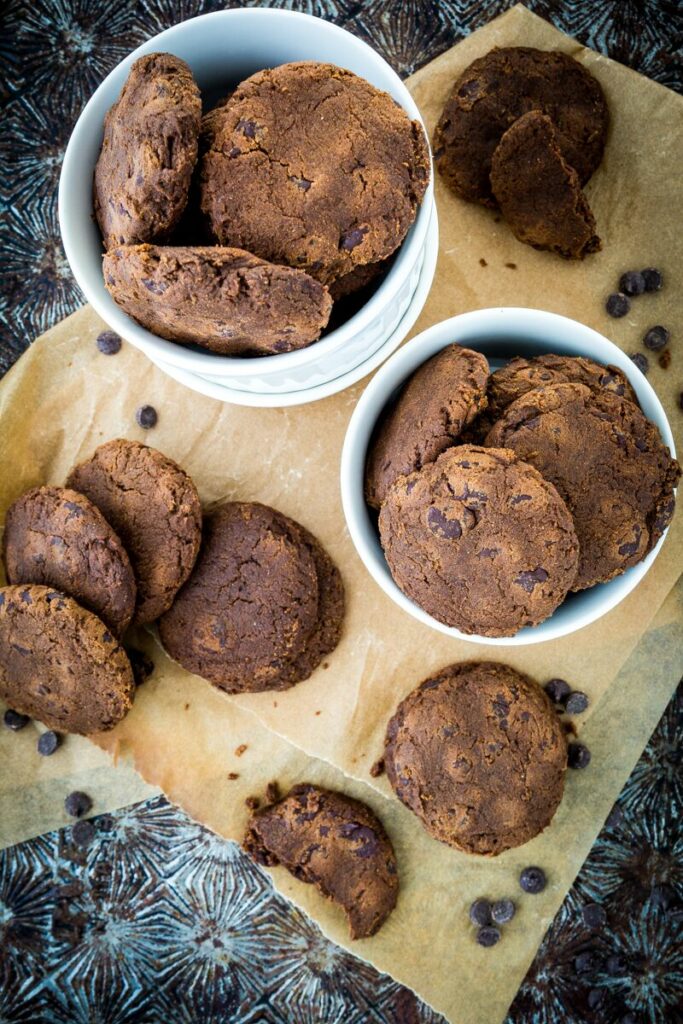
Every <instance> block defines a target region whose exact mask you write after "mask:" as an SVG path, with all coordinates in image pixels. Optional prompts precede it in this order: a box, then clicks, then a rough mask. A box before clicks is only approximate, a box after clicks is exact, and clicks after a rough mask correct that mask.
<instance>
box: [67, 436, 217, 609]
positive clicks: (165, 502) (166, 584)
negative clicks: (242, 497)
mask: <svg viewBox="0 0 683 1024" xmlns="http://www.w3.org/2000/svg"><path fill="white" fill-rule="evenodd" d="M67 486H69V487H73V488H74V490H76V491H80V492H81V493H82V494H85V495H87V497H88V498H90V500H91V501H92V502H93V504H94V505H96V506H97V508H98V509H99V510H100V512H101V513H102V515H103V516H104V517H105V519H106V520H107V521H108V522H109V523H111V525H112V526H113V527H114V529H115V530H116V532H117V534H118V535H119V537H120V538H121V540H122V541H123V544H124V546H125V548H126V551H127V552H128V555H129V557H130V560H131V564H132V566H133V572H134V573H135V579H136V582H137V587H138V595H137V604H136V608H135V613H134V617H133V622H134V624H135V625H137V626H143V625H145V623H148V622H153V621H154V620H155V619H158V618H159V616H160V615H162V614H163V613H164V612H165V611H166V609H167V608H170V606H171V603H172V601H173V598H174V597H175V594H176V592H177V591H178V589H179V588H180V587H181V586H182V585H183V583H184V582H185V580H186V579H187V577H188V576H189V574H190V571H191V569H192V566H193V565H194V562H195V559H196V557H197V552H198V551H199V543H200V540H201V528H202V510H201V505H200V503H199V495H198V494H197V489H196V487H195V486H194V484H193V483H192V481H191V480H190V478H189V476H188V475H187V473H185V472H183V470H182V469H181V468H180V466H178V465H177V464H176V463H175V462H173V461H172V460H171V459H168V458H167V457H166V456H165V455H162V454H161V452H158V451H157V450H156V449H155V448H148V447H147V446H146V445H144V444H139V442H137V441H127V440H125V439H124V438H117V439H116V440H114V441H108V442H107V443H106V444H102V445H100V446H99V448H96V449H95V452H94V454H93V456H92V458H90V459H88V460H87V461H86V462H82V463H80V465H78V466H76V467H75V468H74V469H72V470H71V472H70V474H69V478H68V480H67Z"/></svg>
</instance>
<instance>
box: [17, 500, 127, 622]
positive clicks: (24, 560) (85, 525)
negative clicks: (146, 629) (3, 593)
mask: <svg viewBox="0 0 683 1024" xmlns="http://www.w3.org/2000/svg"><path fill="white" fill-rule="evenodd" d="M3 558H4V562H5V569H6V571H7V579H8V582H9V583H42V584H45V585H46V586H48V587H54V589H55V590H60V591H62V592H63V593H65V594H68V595H69V596H70V597H73V598H75V599H76V600H77V601H78V603H79V604H81V605H83V607H84V608H87V609H88V610H89V611H91V612H94V613H95V614H96V615H99V617H100V618H101V619H102V621H103V622H104V623H105V625H106V626H108V627H109V629H110V630H111V631H112V632H113V633H115V634H116V636H119V637H120V636H121V635H122V634H123V633H124V632H125V630H126V628H127V627H128V625H129V623H130V620H131V618H132V617H133V609H134V608H135V595H136V587H135V577H134V576H133V570H132V568H131V564H130V561H129V558H128V555H127V554H126V551H125V549H124V547H123V544H122V543H121V541H120V540H119V538H118V537H117V535H116V534H115V533H114V531H113V530H112V528H111V526H110V525H109V523H108V522H107V521H106V519H105V518H104V516H103V515H102V513H101V512H100V511H99V509H97V508H96V507H95V506H94V505H93V503H92V502H91V501H89V500H88V498H86V497H85V496H84V495H83V494H78V493H77V492H76V491H71V490H68V489H67V488H65V487H35V488H33V490H31V491H27V492H26V493H25V494H22V496H21V497H20V498H17V500H16V501H15V502H14V503H13V504H12V505H10V507H9V509H8V510H7V516H6V518H5V532H4V535H3Z"/></svg>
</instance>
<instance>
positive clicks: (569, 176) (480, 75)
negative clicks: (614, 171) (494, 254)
mask: <svg viewBox="0 0 683 1024" xmlns="http://www.w3.org/2000/svg"><path fill="white" fill-rule="evenodd" d="M608 126H609V112H608V109H607V102H606V100H605V96H604V93H603V91H602V89H601V87H600V84H599V82H598V81H597V80H596V79H595V78H594V77H593V76H592V75H591V74H590V72H588V71H587V70H586V69H585V68H584V67H583V66H582V65H581V64H579V63H578V61H575V60H574V59H573V58H571V57H569V56H568V55H567V54H564V53H560V52H558V51H543V50H535V49H532V48H530V47H524V46H518V47H504V48H502V49H494V50H492V51H491V52H490V53H487V54H486V55H485V56H484V57H480V58H479V59H478V60H475V61H473V62H472V64H470V65H469V67H467V68H466V69H465V70H464V71H463V73H462V75H460V77H459V78H458V79H457V81H456V82H455V83H454V85H453V88H452V91H451V94H450V96H449V98H448V99H447V101H446V104H445V106H444V109H443V112H442V114H441V118H440V120H439V123H438V125H437V127H436V131H435V134H434V151H435V154H434V155H435V159H436V164H437V167H438V169H439V171H440V173H441V175H442V176H443V178H444V180H445V181H446V183H447V184H448V185H449V187H450V188H451V189H452V190H453V191H454V192H455V194H456V195H458V196H460V197H461V198H462V199H465V200H467V201H468V202H473V203H481V204H483V205H484V206H489V207H494V208H498V209H500V211H501V213H502V214H503V216H504V217H505V219H506V221H507V222H508V224H509V225H510V228H511V229H512V231H513V233H514V234H515V235H516V237H517V238H518V239H519V240H520V241H522V242H526V243H527V244H528V245H532V246H534V247H535V248H537V249H547V250H549V251H551V252H555V253H557V254H558V255H560V256H564V257H565V258H568V259H583V258H584V257H585V256H587V255H588V254H589V253H592V252H596V251H597V250H598V249H600V247H601V242H600V239H599V238H598V236H597V234H596V226H595V218H594V217H593V214H592V212H591V209H590V207H589V205H588V202H587V200H586V197H585V196H584V194H583V192H582V188H583V186H584V185H585V184H586V182H587V181H588V180H589V179H590V177H591V175H592V174H593V173H594V171H595V170H596V169H597V168H598V166H599V165H600V162H601V160H602V154H603V150H604V146H605V140H606V137H607V130H608Z"/></svg>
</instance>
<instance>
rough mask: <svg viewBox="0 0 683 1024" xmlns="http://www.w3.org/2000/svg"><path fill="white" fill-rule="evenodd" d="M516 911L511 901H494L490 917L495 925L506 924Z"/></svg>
mask: <svg viewBox="0 0 683 1024" xmlns="http://www.w3.org/2000/svg"><path fill="white" fill-rule="evenodd" d="M516 910H517V907H516V906H515V905H514V903H513V902H512V900H496V902H495V903H494V904H493V906H492V907H491V917H492V919H493V921H495V923H496V924H507V923H508V921H511V920H512V918H513V917H514V916H515V912H516Z"/></svg>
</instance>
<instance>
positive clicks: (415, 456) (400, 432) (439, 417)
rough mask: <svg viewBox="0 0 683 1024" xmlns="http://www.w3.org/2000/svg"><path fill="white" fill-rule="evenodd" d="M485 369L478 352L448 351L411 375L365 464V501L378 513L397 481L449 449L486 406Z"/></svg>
mask: <svg viewBox="0 0 683 1024" xmlns="http://www.w3.org/2000/svg"><path fill="white" fill-rule="evenodd" d="M488 374H489V365H488V363H487V361H486V358H485V357H484V356H483V355H481V353H480V352H473V351H472V350H471V349H468V348H461V346H460V345H449V346H448V347H447V348H444V349H442V350H441V352H438V353H437V354H436V355H435V356H432V358H431V359H428V360H427V362H426V363H423V365H422V366H421V367H420V368H419V369H418V370H417V371H416V372H415V373H414V374H413V375H412V377H411V378H410V380H409V381H408V383H407V384H406V385H405V387H404V388H403V390H402V391H401V394H400V395H399V398H398V400H397V401H396V403H395V404H394V405H393V406H392V407H391V408H390V409H389V410H388V412H387V413H386V414H385V415H384V416H383V417H382V418H381V420H380V422H379V425H378V427H377V429H376V431H375V434H374V437H373V439H372V441H371V443H370V449H369V451H368V456H367V460H366V464H365V500H366V501H367V503H368V504H369V505H371V506H372V507H373V508H379V507H380V505H381V504H382V502H383V501H384V499H385V497H386V494H387V491H388V490H389V487H390V486H391V485H392V484H393V482H394V481H395V480H396V479H397V478H398V477H399V476H404V475H406V474H407V473H412V472H414V471H415V470H416V469H421V468H422V466H425V465H427V463H429V462H434V460H435V459H436V458H437V456H439V455H440V454H441V453H442V452H443V451H445V450H446V448H450V446H451V445H452V444H453V442H454V441H455V440H456V438H457V437H458V436H459V434H460V432H461V431H462V430H463V429H464V428H465V427H466V426H467V425H468V424H469V423H471V422H472V420H473V419H474V417H475V416H476V415H477V414H478V413H479V412H481V410H482V409H483V408H484V407H485V405H486V384H487V381H488Z"/></svg>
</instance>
